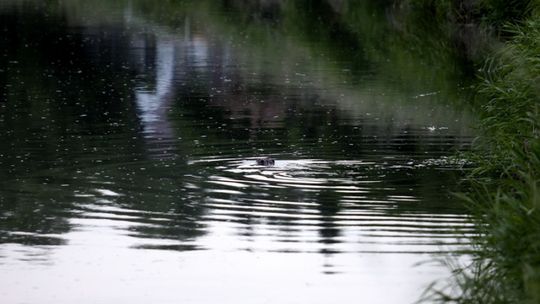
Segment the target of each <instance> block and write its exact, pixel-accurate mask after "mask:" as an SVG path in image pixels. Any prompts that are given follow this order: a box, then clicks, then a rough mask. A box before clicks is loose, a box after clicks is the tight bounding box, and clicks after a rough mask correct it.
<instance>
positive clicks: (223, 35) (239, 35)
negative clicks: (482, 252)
mask: <svg viewBox="0 0 540 304" xmlns="http://www.w3.org/2000/svg"><path fill="white" fill-rule="evenodd" d="M356 2H360V1H354V2H351V3H348V2H346V1H330V0H329V1H163V2H161V1H160V2H159V3H158V2H157V1H153V2H152V1H106V0H102V1H62V2H58V3H57V2H55V1H47V3H48V4H43V3H42V2H41V1H40V2H33V1H2V2H0V3H1V4H0V31H1V32H2V34H1V35H0V46H1V47H0V142H1V143H0V302H1V303H411V302H414V301H415V300H416V299H417V298H418V297H419V295H420V294H421V293H422V291H423V288H425V287H426V286H427V285H428V284H429V283H431V282H432V281H433V280H435V279H440V278H444V277H446V276H448V275H449V271H448V269H446V268H444V267H442V266H440V265H438V264H436V263H421V262H426V261H430V260H432V259H433V258H437V257H439V258H440V257H443V256H445V254H447V253H448V252H460V251H462V250H466V249H467V248H468V246H467V244H468V241H467V239H466V237H467V236H468V235H471V234H472V233H473V232H474V231H473V226H472V225H471V223H470V222H469V218H468V216H467V214H466V213H465V211H464V208H463V207H462V206H460V205H459V203H458V202H456V200H455V199H453V198H452V197H451V196H450V195H449V194H448V193H449V191H450V190H456V188H455V185H456V181H457V179H458V178H459V170H458V169H459V167H460V164H459V162H456V161H453V160H452V159H451V158H449V156H452V155H454V152H455V151H456V150H460V149H467V147H468V145H469V143H470V142H471V138H472V137H473V136H474V134H473V133H472V131H471V129H470V126H471V125H472V121H473V119H472V118H471V116H470V114H469V113H468V112H467V111H466V110H465V107H464V104H466V98H465V97H464V96H466V90H465V89H464V88H465V87H466V86H467V85H466V83H467V77H466V71H465V69H464V64H463V63H462V61H461V60H460V54H459V51H457V50H455V48H454V47H452V45H448V43H446V42H445V41H444V39H442V38H440V37H441V35H438V34H437V33H433V31H432V28H430V27H429V26H424V27H422V26H420V25H419V26H418V28H416V29H415V31H411V29H410V28H408V27H405V25H404V22H407V20H403V14H402V12H400V11H396V10H395V9H394V10H392V7H393V6H391V5H390V4H388V6H385V5H386V4H384V3H378V2H379V1H373V2H376V3H372V4H366V3H362V4H360V3H356ZM362 2H365V1H362ZM422 28H426V29H427V30H426V31H424V32H423V31H422ZM428 33H432V34H431V35H430V34H428ZM262 156H271V157H272V158H274V159H275V160H276V161H275V165H274V166H269V167H265V166H257V165H256V161H255V159H256V158H257V157H262ZM419 263H420V264H419Z"/></svg>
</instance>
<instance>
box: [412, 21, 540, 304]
mask: <svg viewBox="0 0 540 304" xmlns="http://www.w3.org/2000/svg"><path fill="white" fill-rule="evenodd" d="M504 30H505V31H506V33H507V35H508V36H509V37H512V38H511V39H510V40H508V41H507V42H506V44H505V46H504V47H503V48H502V49H501V50H500V51H499V52H497V53H496V54H494V55H493V56H492V57H490V58H489V59H488V60H486V64H485V65H484V68H483V69H482V70H481V72H482V75H481V83H480V84H479V86H478V95H477V97H476V103H477V105H478V109H479V113H480V116H481V124H480V128H481V130H482V132H483V136H482V137H481V138H479V140H478V142H477V144H476V150H475V151H474V152H473V154H472V158H473V159H474V160H475V163H476V168H475V169H474V170H473V171H472V173H471V175H470V176H469V178H468V183H470V185H471V188H470V189H472V190H471V191H470V192H469V193H467V194H462V195H459V196H460V197H461V198H462V199H464V200H465V201H466V202H467V203H468V206H469V208H470V209H471V211H472V212H473V214H475V215H476V216H475V218H476V221H477V224H478V225H477V226H478V227H479V231H478V237H477V238H475V239H474V242H475V243H474V248H475V250H474V254H473V262H472V263H471V264H469V265H466V266H459V265H456V263H449V265H451V267H452V269H453V270H454V277H453V278H452V279H451V280H450V281H449V282H448V283H447V284H446V285H445V286H444V287H442V288H434V287H433V288H431V289H430V290H429V292H428V293H426V294H425V297H424V298H423V299H422V300H424V301H429V302H435V303H540V134H539V128H540V115H539V114H540V112H539V106H540V104H539V102H540V55H539V54H540V15H538V14H535V15H533V16H532V17H530V18H529V19H528V20H527V21H525V22H522V23H521V24H519V25H511V26H508V25H507V26H505V27H504Z"/></svg>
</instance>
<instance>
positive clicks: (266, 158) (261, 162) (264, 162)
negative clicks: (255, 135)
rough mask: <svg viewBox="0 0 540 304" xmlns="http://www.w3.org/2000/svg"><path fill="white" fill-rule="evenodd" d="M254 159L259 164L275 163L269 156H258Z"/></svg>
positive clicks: (269, 164)
mask: <svg viewBox="0 0 540 304" xmlns="http://www.w3.org/2000/svg"><path fill="white" fill-rule="evenodd" d="M256 161H257V165H259V166H273V165H274V164H275V161H274V159H273V158H270V157H265V158H258V159H256Z"/></svg>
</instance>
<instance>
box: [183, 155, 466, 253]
mask: <svg viewBox="0 0 540 304" xmlns="http://www.w3.org/2000/svg"><path fill="white" fill-rule="evenodd" d="M190 165H191V166H194V167H196V168H197V169H195V170H193V171H197V172H204V174H205V176H192V177H191V178H192V181H191V182H190V184H191V185H192V186H193V187H192V188H193V189H191V190H195V191H200V192H201V193H200V194H199V197H200V198H201V202H200V203H201V204H202V205H203V206H204V207H205V208H206V212H205V214H204V221H205V222H206V223H207V225H208V227H210V228H209V229H211V230H218V229H219V230H220V233H219V234H220V236H221V237H222V238H228V239H230V241H231V242H229V244H234V246H236V247H237V248H236V249H239V248H243V247H244V246H245V247H246V248H250V250H270V251H286V252H322V251H331V252H336V253H337V252H378V253H381V252H404V253H405V252H409V253H411V252H422V253H426V252H441V251H457V250H464V249H466V248H467V242H466V241H461V240H460V239H459V238H460V237H464V236H467V235H469V234H472V233H473V232H474V227H473V226H472V224H470V222H469V218H468V217H467V216H464V215H463V214H462V213H461V212H460V209H459V208H458V206H454V207H451V206H452V199H451V198H449V197H447V196H446V195H445V194H444V193H443V192H439V193H438V194H437V195H436V197H426V196H425V193H428V194H429V195H431V196H433V194H434V193H437V191H436V189H415V188H416V186H415V183H414V178H411V181H410V182H407V178H406V177H407V176H417V178H418V176H419V177H423V178H426V179H431V178H438V179H441V178H449V177H448V176H447V175H448V173H444V172H442V171H440V170H436V169H435V168H429V167H422V168H418V167H413V168H412V169H410V170H409V172H403V171H402V170H397V169H395V166H389V168H386V169H381V168H380V166H377V164H376V163H374V162H367V161H366V162H363V161H352V160H351V161H349V160H332V161H329V160H321V159H279V158H278V159H276V161H275V165H274V166H259V165H257V164H256V161H255V159H252V158H249V159H233V158H228V159H215V158H211V159H199V160H196V161H191V162H190ZM392 168H394V169H392ZM403 175H405V176H403ZM445 175H446V176H445ZM383 178H384V179H385V182H384V183H383V182H382V181H383V180H382V179H383ZM392 180H394V181H395V182H394V183H392V182H391V181H392ZM388 181H390V183H389V182H388ZM433 187H437V186H436V185H434V186H433ZM434 190H435V191H434ZM212 227H213V228H212ZM224 231H226V233H225V232H224ZM253 239H258V240H259V239H267V240H268V241H267V242H264V243H263V244H262V245H259V244H261V243H260V242H257V244H252V243H251V241H250V240H253Z"/></svg>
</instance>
